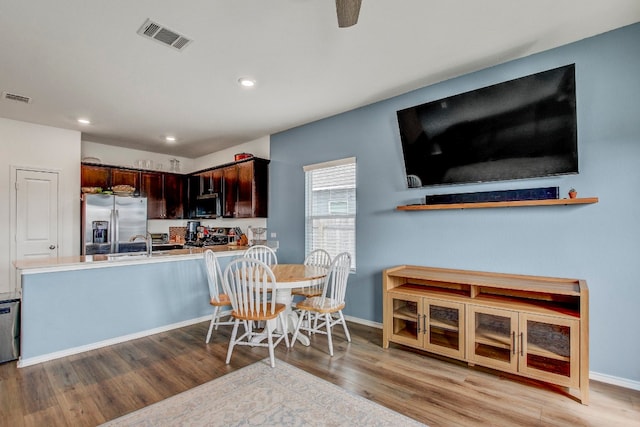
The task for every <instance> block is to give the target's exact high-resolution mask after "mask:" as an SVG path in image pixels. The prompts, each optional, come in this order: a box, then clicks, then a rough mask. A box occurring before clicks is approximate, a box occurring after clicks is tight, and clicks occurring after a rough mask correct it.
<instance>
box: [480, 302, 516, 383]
mask: <svg viewBox="0 0 640 427" xmlns="http://www.w3.org/2000/svg"><path fill="white" fill-rule="evenodd" d="M469 317H470V319H469V329H470V330H469V341H468V350H467V353H468V359H469V361H470V362H473V363H477V364H478V365H483V366H487V367H490V368H496V369H502V370H505V371H512V372H516V371H517V369H518V354H517V352H516V349H517V343H516V335H517V328H518V312H515V311H509V310H500V309H493V308H488V307H480V306H473V305H471V306H469Z"/></svg>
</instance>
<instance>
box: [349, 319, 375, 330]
mask: <svg viewBox="0 0 640 427" xmlns="http://www.w3.org/2000/svg"><path fill="white" fill-rule="evenodd" d="M344 318H345V320H348V321H349V322H353V323H359V324H361V325H365V326H371V327H372V328H377V329H382V323H378V322H372V321H371V320H365V319H360V318H359V317H352V316H344Z"/></svg>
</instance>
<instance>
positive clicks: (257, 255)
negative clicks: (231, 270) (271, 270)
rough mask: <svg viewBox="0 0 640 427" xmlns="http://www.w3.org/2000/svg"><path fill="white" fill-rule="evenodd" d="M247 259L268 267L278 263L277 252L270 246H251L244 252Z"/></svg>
mask: <svg viewBox="0 0 640 427" xmlns="http://www.w3.org/2000/svg"><path fill="white" fill-rule="evenodd" d="M244 256H245V257H246V258H253V259H257V260H259V261H262V262H264V263H265V264H267V265H276V264H277V263H278V257H277V256H276V252H275V251H274V250H273V249H271V248H270V247H269V246H265V245H255V246H251V247H250V248H249V249H247V250H246V251H245V252H244Z"/></svg>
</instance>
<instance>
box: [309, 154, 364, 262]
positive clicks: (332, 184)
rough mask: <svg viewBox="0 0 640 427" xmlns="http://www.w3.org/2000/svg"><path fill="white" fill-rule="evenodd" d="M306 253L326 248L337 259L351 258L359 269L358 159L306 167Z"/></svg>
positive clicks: (352, 158)
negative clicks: (344, 253) (342, 257)
mask: <svg viewBox="0 0 640 427" xmlns="http://www.w3.org/2000/svg"><path fill="white" fill-rule="evenodd" d="M304 172H305V174H304V175H305V251H306V253H307V254H308V253H309V252H311V251H314V250H316V249H324V250H326V251H327V252H329V254H330V255H331V258H332V259H333V258H334V257H335V256H336V255H338V254H339V253H341V252H349V254H350V255H351V268H352V269H354V270H355V268H356V159H355V157H351V158H348V159H342V160H336V161H332V162H326V163H319V164H315V165H309V166H305V167H304Z"/></svg>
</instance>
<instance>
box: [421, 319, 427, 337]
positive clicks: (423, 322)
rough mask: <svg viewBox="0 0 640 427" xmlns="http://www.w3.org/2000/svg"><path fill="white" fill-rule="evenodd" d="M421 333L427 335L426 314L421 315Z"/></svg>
mask: <svg viewBox="0 0 640 427" xmlns="http://www.w3.org/2000/svg"><path fill="white" fill-rule="evenodd" d="M422 331H423V332H424V333H425V334H426V333H427V315H426V314H423V315H422Z"/></svg>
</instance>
